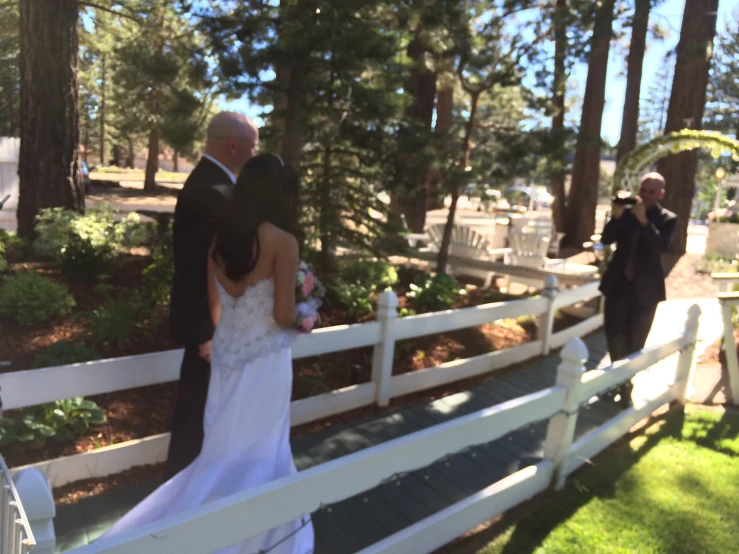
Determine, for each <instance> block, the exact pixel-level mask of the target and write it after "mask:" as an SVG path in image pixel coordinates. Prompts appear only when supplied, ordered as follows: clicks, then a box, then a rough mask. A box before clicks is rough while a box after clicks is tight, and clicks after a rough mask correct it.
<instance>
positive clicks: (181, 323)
mask: <svg viewBox="0 0 739 554" xmlns="http://www.w3.org/2000/svg"><path fill="white" fill-rule="evenodd" d="M232 189H233V185H232V183H231V179H230V178H229V177H228V175H226V173H225V172H224V171H223V169H221V168H220V167H218V166H217V165H216V164H214V163H213V162H212V161H210V160H209V159H207V158H201V160H200V161H199V162H198V165H196V166H195V169H193V171H192V173H190V176H189V177H188V178H187V181H185V185H184V186H183V187H182V190H181V191H180V193H179V195H178V196H177V206H176V207H175V211H174V224H173V228H172V240H173V243H174V276H173V278H172V297H171V303H170V312H169V314H170V325H171V329H172V336H173V338H174V340H175V341H177V342H178V343H180V344H184V345H198V344H203V343H204V342H207V341H209V340H210V339H211V338H212V337H213V331H214V330H215V329H214V327H213V322H212V320H211V317H210V310H209V308H208V280H207V261H208V250H209V249H210V244H211V240H212V237H213V232H214V227H215V224H216V222H217V219H218V216H219V215H221V214H222V213H223V211H224V209H225V207H226V204H227V202H228V200H229V198H230V197H231V190H232Z"/></svg>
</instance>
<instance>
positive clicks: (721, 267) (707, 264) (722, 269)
mask: <svg viewBox="0 0 739 554" xmlns="http://www.w3.org/2000/svg"><path fill="white" fill-rule="evenodd" d="M695 270H696V271H697V272H698V273H735V272H737V271H739V260H738V259H737V257H729V256H724V255H722V254H704V255H703V257H702V258H701V259H700V260H699V261H698V262H697V263H696V265H695Z"/></svg>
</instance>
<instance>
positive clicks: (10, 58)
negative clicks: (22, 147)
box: [0, 2, 21, 137]
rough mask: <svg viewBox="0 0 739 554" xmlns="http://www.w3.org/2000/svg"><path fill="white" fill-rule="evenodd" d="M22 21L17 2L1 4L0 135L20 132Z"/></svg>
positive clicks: (12, 135) (7, 135) (13, 134)
mask: <svg viewBox="0 0 739 554" xmlns="http://www.w3.org/2000/svg"><path fill="white" fill-rule="evenodd" d="M19 56H20V20H19V13H18V3H17V2H11V3H8V4H2V5H0V137H17V136H18V133H19V132H20V82H21V77H20V67H19V64H18V60H19Z"/></svg>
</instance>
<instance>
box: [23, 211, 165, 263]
mask: <svg viewBox="0 0 739 554" xmlns="http://www.w3.org/2000/svg"><path fill="white" fill-rule="evenodd" d="M116 213H117V212H116V210H115V209H113V208H110V207H108V206H96V207H94V208H91V209H90V210H88V211H87V213H86V214H84V215H83V214H79V213H77V212H74V211H71V210H64V209H62V208H47V209H45V210H41V212H40V213H39V214H38V215H37V216H36V234H37V237H38V238H37V239H36V241H35V242H34V248H35V250H36V252H38V253H39V254H40V255H42V256H48V257H52V258H58V257H59V256H61V255H62V253H63V251H64V249H65V248H66V247H67V246H68V245H69V243H70V241H72V240H74V239H78V240H80V241H82V242H84V243H86V244H88V245H89V248H93V249H104V250H110V251H113V252H114V251H115V250H116V249H118V248H119V247H121V246H135V245H138V244H142V243H145V242H147V241H149V240H151V236H152V226H151V225H150V224H143V223H141V218H140V217H139V215H138V214H135V213H131V214H128V215H127V216H126V217H125V218H124V219H123V220H122V221H119V222H117V221H116V220H115V216H116Z"/></svg>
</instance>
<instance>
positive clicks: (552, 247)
mask: <svg viewBox="0 0 739 554" xmlns="http://www.w3.org/2000/svg"><path fill="white" fill-rule="evenodd" d="M522 223H523V225H522V226H521V229H522V230H525V232H530V233H534V234H537V235H541V236H543V237H548V238H549V246H548V248H547V252H546V255H547V256H549V257H550V258H557V257H559V243H560V242H561V241H562V239H563V238H564V236H565V234H564V233H558V232H557V229H556V228H555V227H554V221H552V220H551V219H549V218H546V219H545V218H540V219H529V220H528V221H526V222H522Z"/></svg>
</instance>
